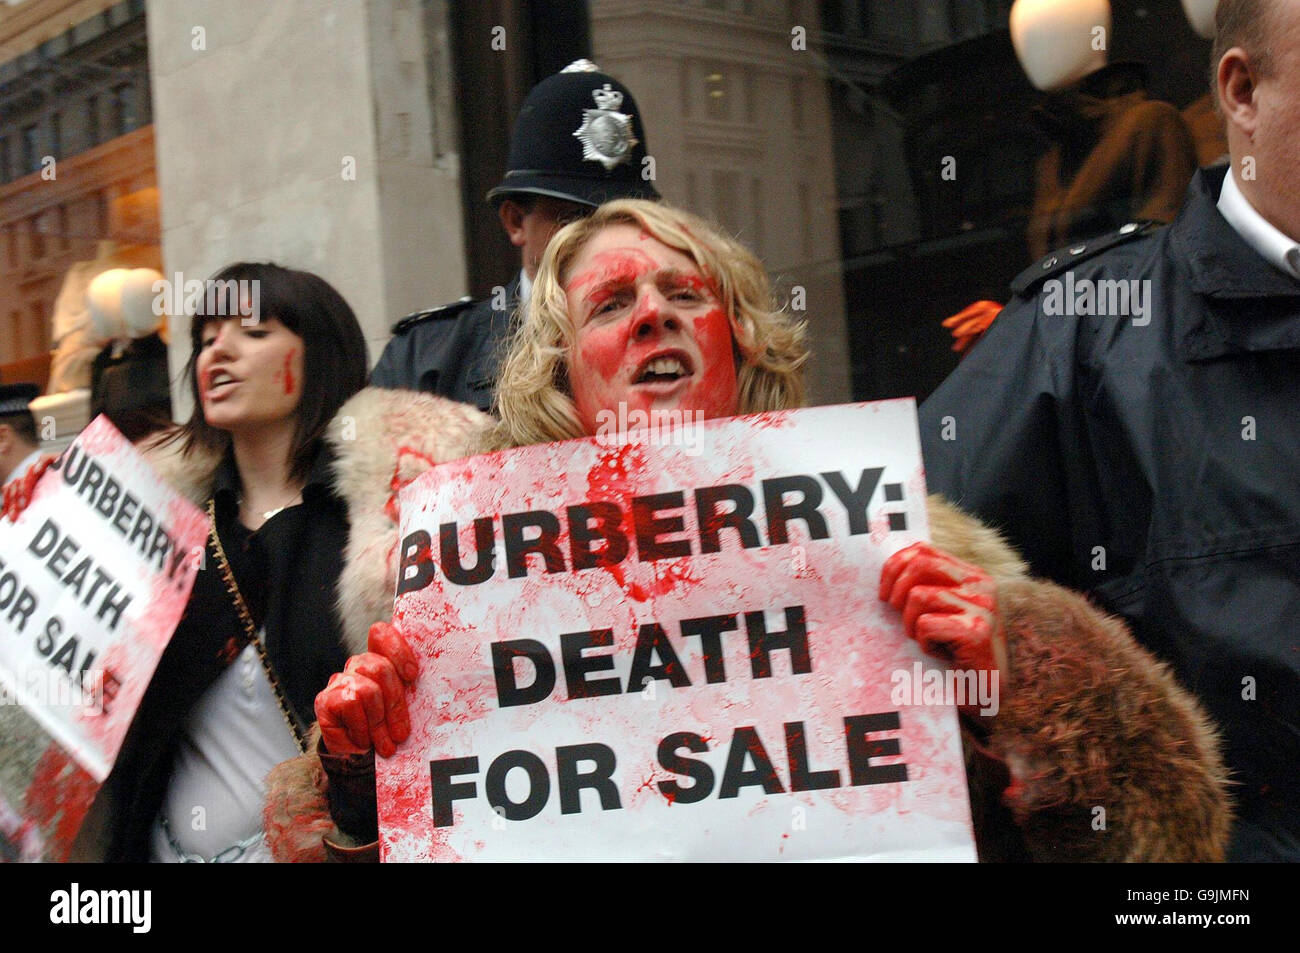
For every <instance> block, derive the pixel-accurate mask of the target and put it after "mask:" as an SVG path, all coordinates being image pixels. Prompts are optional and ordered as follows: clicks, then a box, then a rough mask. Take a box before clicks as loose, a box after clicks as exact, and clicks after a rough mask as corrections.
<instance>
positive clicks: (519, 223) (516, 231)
mask: <svg viewBox="0 0 1300 953" xmlns="http://www.w3.org/2000/svg"><path fill="white" fill-rule="evenodd" d="M497 215H498V216H499V217H500V219H501V227H502V228H504V229H505V230H506V235H508V236H509V237H510V244H512V245H514V246H515V247H516V248H523V247H524V242H525V241H527V235H526V233H525V232H524V219H525V218H526V217H527V215H528V213H527V212H525V211H524V208H523V206H522V205H520V204H519V203H518V202H515V201H512V200H510V199H506V200H505V201H504V202H502V203H501V204H500V205H499V206H497Z"/></svg>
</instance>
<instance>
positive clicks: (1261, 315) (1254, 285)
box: [1167, 167, 1300, 361]
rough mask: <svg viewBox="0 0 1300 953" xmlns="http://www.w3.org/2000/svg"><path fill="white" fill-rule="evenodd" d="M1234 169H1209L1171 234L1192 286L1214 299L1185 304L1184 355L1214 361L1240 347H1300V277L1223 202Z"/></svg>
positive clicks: (1189, 194)
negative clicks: (1260, 246) (1233, 218)
mask: <svg viewBox="0 0 1300 953" xmlns="http://www.w3.org/2000/svg"><path fill="white" fill-rule="evenodd" d="M1226 175H1227V168H1226V167H1223V168H1218V169H1202V170H1200V171H1199V172H1197V173H1196V176H1195V177H1194V178H1193V179H1192V183H1191V185H1190V186H1188V190H1187V203H1186V205H1184V206H1183V210H1182V212H1181V213H1179V216H1178V218H1177V219H1176V220H1175V221H1174V224H1173V225H1172V226H1170V228H1169V231H1168V237H1167V240H1168V242H1169V246H1170V250H1171V253H1172V255H1173V257H1174V258H1175V259H1176V260H1180V261H1182V262H1185V263H1186V267H1187V269H1188V271H1189V273H1190V281H1189V284H1190V287H1191V290H1192V291H1193V292H1195V293H1196V294H1199V295H1203V296H1205V297H1207V298H1210V299H1212V300H1213V304H1210V303H1209V302H1207V305H1209V306H1207V307H1202V308H1187V309H1179V310H1180V312H1181V313H1180V314H1176V315H1174V320H1175V321H1177V322H1178V323H1179V324H1180V325H1182V326H1181V327H1180V328H1179V334H1178V351H1179V354H1180V355H1181V356H1182V357H1183V358H1184V359H1186V360H1189V361H1208V360H1215V359H1218V358H1223V357H1228V356H1230V355H1233V354H1243V353H1257V352H1264V351H1285V350H1290V349H1293V348H1300V313H1297V309H1296V307H1295V301H1294V299H1296V298H1300V281H1296V280H1295V279H1294V278H1292V277H1291V276H1289V275H1286V274H1284V273H1283V272H1281V271H1279V270H1278V269H1277V268H1274V267H1273V265H1272V264H1271V263H1269V262H1268V260H1267V259H1265V258H1264V257H1263V256H1262V255H1260V254H1259V253H1258V252H1257V251H1255V249H1253V248H1252V247H1250V245H1249V244H1248V243H1247V242H1246V240H1245V239H1243V238H1242V237H1241V236H1240V235H1238V234H1237V231H1236V229H1234V228H1233V227H1232V226H1231V225H1229V224H1228V221H1227V219H1225V218H1224V217H1223V216H1222V215H1221V214H1220V213H1219V209H1218V200H1219V192H1220V190H1221V189H1222V188H1223V180H1224V178H1225V176H1226Z"/></svg>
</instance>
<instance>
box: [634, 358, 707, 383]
mask: <svg viewBox="0 0 1300 953" xmlns="http://www.w3.org/2000/svg"><path fill="white" fill-rule="evenodd" d="M694 375H695V368H694V367H693V366H692V362H691V358H690V355H689V354H687V353H686V352H685V351H660V352H659V353H657V354H652V355H651V356H650V357H648V358H646V359H645V360H644V361H642V362H641V364H640V366H639V367H638V368H637V370H636V373H635V374H634V375H633V377H632V383H633V385H634V386H637V387H645V388H648V389H650V390H651V391H652V392H656V393H660V392H662V393H669V392H671V391H673V390H674V389H676V387H677V385H678V384H681V383H682V382H684V381H689V380H690V379H691V377H693V376H694Z"/></svg>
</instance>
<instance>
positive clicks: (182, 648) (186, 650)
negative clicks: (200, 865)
mask: <svg viewBox="0 0 1300 953" xmlns="http://www.w3.org/2000/svg"><path fill="white" fill-rule="evenodd" d="M331 462H332V461H331V458H330V456H329V455H328V452H327V451H325V450H324V449H322V450H321V451H320V452H319V453H318V454H317V457H316V460H315V462H314V463H313V465H312V468H311V470H310V472H309V474H308V478H307V483H306V485H305V486H304V487H303V493H302V498H303V501H302V503H301V504H300V505H298V506H293V507H290V508H289V509H286V510H282V511H281V512H279V513H277V514H276V515H275V516H273V517H271V519H269V520H267V521H266V523H264V524H263V525H262V526H261V527H260V528H259V529H257V530H256V531H253V530H249V529H248V528H247V527H245V526H244V525H243V524H242V523H240V522H239V505H238V487H239V477H238V473H237V471H236V469H235V464H234V459H233V457H232V456H231V455H229V454H228V455H227V456H226V458H225V460H223V462H222V464H221V465H220V467H219V468H218V470H217V473H216V475H215V481H214V486H213V499H214V502H215V510H216V517H217V518H216V523H217V532H218V533H219V534H220V536H221V544H222V548H223V549H224V550H225V552H226V556H227V558H228V559H229V560H230V568H231V571H232V572H233V573H234V576H235V581H236V583H237V584H238V586H239V589H240V593H241V594H242V595H243V597H244V601H245V602H246V603H247V605H248V608H249V611H250V613H251V614H252V615H253V621H254V622H255V623H256V625H257V626H258V628H259V629H261V628H263V627H265V633H264V638H265V644H266V651H267V655H268V656H269V658H270V660H271V664H272V666H273V667H274V668H275V671H276V675H277V677H278V678H279V681H280V683H281V685H282V687H283V688H284V691H285V693H286V695H287V696H288V698H289V701H290V703H291V704H292V707H293V708H294V711H295V713H296V714H297V716H298V719H299V721H300V722H301V724H302V725H303V726H306V725H310V724H311V723H312V722H313V721H314V720H315V714H314V703H315V698H316V694H317V693H318V692H319V691H320V690H321V689H323V688H324V687H325V684H326V682H327V681H329V677H330V675H332V674H333V673H335V672H338V671H342V669H343V664H344V662H345V661H346V660H347V652H346V650H345V649H344V648H343V642H342V625H341V623H340V621H339V617H338V611H337V607H336V598H335V588H336V585H337V582H338V575H339V570H340V568H341V566H342V562H343V552H344V549H345V547H346V545H347V534H348V523H347V513H346V508H345V506H344V504H343V502H342V501H341V500H340V499H339V498H338V497H337V496H335V494H334V492H333V490H332V488H331V477H330V464H331ZM243 645H244V631H243V627H242V626H241V625H240V623H239V617H238V615H237V614H236V611H235V607H234V603H233V601H232V599H231V597H230V596H229V594H228V593H227V592H226V587H225V584H224V582H223V580H222V576H221V571H220V564H219V563H218V560H217V557H216V553H215V551H214V549H213V547H212V543H211V540H209V542H208V547H207V551H206V553H205V554H204V565H203V566H202V568H201V569H200V570H199V572H198V574H197V575H196V576H195V580H194V589H193V591H192V593H191V595H190V600H189V602H188V604H187V605H186V608H185V614H184V615H183V616H182V618H181V621H180V624H179V625H178V626H177V628H176V633H175V635H174V636H173V637H172V640H171V642H170V643H168V646H167V648H166V649H165V650H164V652H163V655H162V658H161V660H160V661H159V663H158V668H157V670H156V671H155V673H154V677H153V678H152V679H151V680H150V682H149V687H148V688H147V689H146V690H145V695H144V698H143V699H142V700H141V703H140V708H139V710H138V711H137V712H136V716H135V719H134V720H133V721H132V723H131V728H130V730H129V731H128V733H127V736H126V739H125V741H124V742H123V745H122V751H121V753H120V754H119V756H118V759H117V763H116V766H115V767H114V769H113V773H112V774H111V775H110V776H109V778H108V781H106V782H105V789H106V791H107V792H108V796H110V797H111V798H112V802H111V803H112V804H113V805H114V807H113V811H114V815H113V817H112V818H111V819H110V821H109V824H110V828H111V831H112V834H111V840H110V844H109V850H108V858H107V859H109V860H119V861H147V860H148V859H149V831H150V827H151V825H152V823H153V819H154V817H155V816H156V815H157V813H158V810H159V808H160V807H161V805H162V801H163V797H164V795H165V793H166V790H167V780H168V777H169V776H170V773H171V769H172V764H173V761H174V756H175V746H176V743H177V740H178V738H179V736H180V733H181V730H182V729H183V728H184V726H185V722H186V719H187V717H188V714H189V712H190V709H191V708H192V707H193V706H194V704H195V703H196V702H197V701H198V700H199V698H200V697H201V696H202V695H203V693H204V692H205V691H206V690H207V689H208V688H209V687H210V686H211V685H212V683H213V682H214V681H216V679H217V678H218V677H219V676H220V675H221V673H222V672H223V671H224V670H225V668H226V666H227V665H228V664H229V663H230V661H232V660H233V658H234V656H235V655H237V654H238V652H239V651H240V650H241V649H242V648H243Z"/></svg>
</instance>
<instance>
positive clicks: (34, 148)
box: [22, 123, 41, 175]
mask: <svg viewBox="0 0 1300 953" xmlns="http://www.w3.org/2000/svg"><path fill="white" fill-rule="evenodd" d="M22 142H23V166H22V174H23V175H27V174H28V173H29V172H35V171H36V170H38V169H39V168H40V167H41V135H40V129H39V127H37V126H36V124H35V123H33V124H32V125H30V126H23V131H22Z"/></svg>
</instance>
